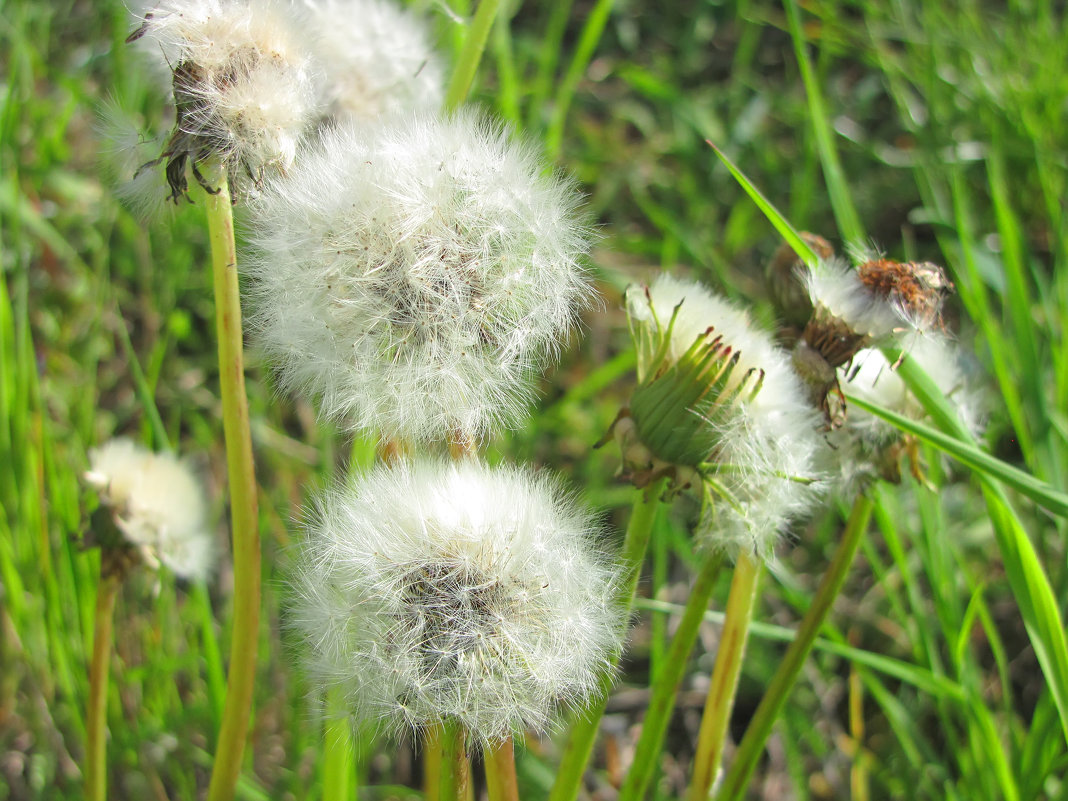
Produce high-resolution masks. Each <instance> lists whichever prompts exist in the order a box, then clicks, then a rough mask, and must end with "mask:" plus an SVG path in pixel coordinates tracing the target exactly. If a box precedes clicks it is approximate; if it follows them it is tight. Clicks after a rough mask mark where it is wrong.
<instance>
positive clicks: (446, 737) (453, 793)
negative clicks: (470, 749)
mask: <svg viewBox="0 0 1068 801" xmlns="http://www.w3.org/2000/svg"><path fill="white" fill-rule="evenodd" d="M470 781H471V763H470V762H469V761H468V759H467V732H466V731H465V730H464V726H463V724H462V723H460V721H458V720H446V721H444V722H443V723H442V726H441V768H440V772H439V776H438V801H467V788H468V784H469V783H470Z"/></svg>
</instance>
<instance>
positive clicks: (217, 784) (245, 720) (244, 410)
mask: <svg viewBox="0 0 1068 801" xmlns="http://www.w3.org/2000/svg"><path fill="white" fill-rule="evenodd" d="M218 172H219V173H220V177H219V179H218V191H217V193H216V194H213V195H212V194H207V193H205V195H204V198H205V206H206V208H207V217H208V235H209V237H210V240H211V262H212V276H213V285H214V288H215V330H216V335H217V337H218V340H219V385H220V386H219V389H220V395H221V396H222V408H223V434H224V435H225V438H226V467H227V476H228V478H229V483H230V522H231V527H232V537H233V551H234V595H233V603H234V614H233V632H232V634H231V639H230V668H229V673H228V675H227V683H226V703H225V705H224V706H223V718H222V725H221V726H220V728H219V741H218V746H217V748H216V751H215V762H214V764H213V765H212V771H211V784H210V785H209V787H208V801H230V799H232V798H233V796H234V788H235V787H236V785H237V777H238V775H239V774H240V773H241V760H242V757H243V755H244V753H245V741H246V739H247V738H248V729H249V720H250V719H251V717H252V689H253V685H254V682H255V676H256V655H257V650H258V646H259V622H260V537H259V525H258V520H259V515H258V511H257V498H256V475H255V472H254V467H253V463H252V435H251V431H250V429H249V416H248V397H247V396H246V394H245V365H244V357H243V340H242V335H241V297H240V293H239V290H238V280H237V249H236V247H235V245H234V217H233V212H232V209H231V204H230V191H229V188H228V187H227V184H226V176H225V174H222V173H223V171H221V170H219V171H218ZM209 174H211V173H210V172H209Z"/></svg>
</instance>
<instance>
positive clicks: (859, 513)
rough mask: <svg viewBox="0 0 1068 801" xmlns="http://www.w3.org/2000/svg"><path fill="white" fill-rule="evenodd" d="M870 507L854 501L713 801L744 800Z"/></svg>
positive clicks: (843, 575) (860, 497)
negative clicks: (834, 546)
mask: <svg viewBox="0 0 1068 801" xmlns="http://www.w3.org/2000/svg"><path fill="white" fill-rule="evenodd" d="M872 505H873V504H872V501H871V499H870V498H869V497H868V495H867V494H861V495H858V496H857V499H856V501H854V503H853V510H852V511H851V512H850V515H849V520H848V522H847V523H846V527H845V531H844V532H843V534H842V539H841V541H840V542H839V543H838V547H837V548H836V549H835V552H834V556H833V557H832V558H831V563H830V565H828V567H827V572H825V573H824V574H823V579H822V580H821V581H820V585H819V588H818V589H817V590H816V595H815V597H814V598H813V599H812V604H811V606H809V608H808V611H807V612H806V613H805V616H804V618H803V619H802V621H801V625H800V627H799V628H798V630H797V637H796V638H795V639H794V641H793V642H791V643H790V646H789V647H788V648H787V649H786V654H785V655H784V656H783V658H782V661H781V662H780V663H779V667H778V669H777V670H776V671H775V675H774V676H773V677H772V679H771V683H770V684H768V688H767V690H765V691H764V697H763V698H761V699H760V705H759V706H758V707H757V710H756V712H755V713H754V714H753V717H752V719H751V720H750V721H749V726H748V727H747V728H746V730H745V735H744V736H743V737H742V741H741V743H740V744H739V745H738V751H737V752H736V753H735V755H734V761H733V762H732V763H731V766H730V769H729V770H728V771H727V775H726V777H725V778H724V780H723V784H722V786H721V787H720V789H719V791H718V792H717V794H716V799H717V801H737V799H741V798H744V797H745V791H746V788H747V787H748V786H749V779H750V777H751V776H752V775H753V770H754V769H755V768H756V765H757V762H758V761H759V759H760V756H761V754H763V753H764V746H765V744H766V743H767V741H768V736H769V735H770V734H771V728H772V726H773V725H774V724H775V721H776V720H777V719H778V717H779V713H780V712H782V708H783V705H784V704H785V703H786V699H787V698H789V696H790V691H791V690H792V689H793V686H794V684H795V683H796V682H797V677H798V675H800V673H801V668H802V667H803V666H804V664H805V660H806V659H808V655H809V654H810V653H811V652H812V646H813V645H814V644H815V642H816V635H817V634H819V631H820V628H821V627H822V626H823V622H824V621H825V620H826V619H827V615H828V614H830V611H831V607H832V606H833V605H834V599H835V598H837V597H838V594H839V593H840V592H841V591H842V585H843V584H844V583H845V580H846V577H847V576H848V575H849V569H850V567H851V566H852V564H853V559H854V558H855V556H856V553H857V548H858V547H859V546H860V541H861V539H862V538H863V536H864V532H865V531H867V529H868V521H869V520H870V519H871V511H872Z"/></svg>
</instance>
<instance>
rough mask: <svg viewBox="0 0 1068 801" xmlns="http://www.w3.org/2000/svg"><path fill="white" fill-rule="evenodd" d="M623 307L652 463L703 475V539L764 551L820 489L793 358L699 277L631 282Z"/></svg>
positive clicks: (640, 436) (810, 413)
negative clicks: (634, 347) (646, 284)
mask: <svg viewBox="0 0 1068 801" xmlns="http://www.w3.org/2000/svg"><path fill="white" fill-rule="evenodd" d="M628 307H629V310H630V316H631V321H632V332H633V333H634V334H635V339H636V340H637V342H638V352H639V356H638V360H639V376H640V384H639V387H638V388H637V389H636V390H635V392H634V395H633V396H632V399H631V406H630V414H631V417H632V420H633V425H634V434H635V436H636V438H637V440H638V441H640V442H641V444H642V445H643V446H645V447H646V448H648V450H649V451H650V452H651V456H652V460H651V463H650V467H652V468H653V469H654V470H655V469H656V465H657V463H658V461H659V462H660V463H670V464H673V465H675V466H677V465H688V466H690V467H692V468H693V469H695V470H696V471H697V473H698V474H699V475H700V478H701V480H702V482H703V485H704V488H705V491H706V493H707V497H708V501H709V502H708V504H707V505H706V514H705V516H704V518H703V521H702V525H701V526H700V529H699V533H700V534H701V536H702V537H703V538H704V539H705V540H706V542H707V543H708V544H710V545H712V546H714V547H721V548H725V549H727V550H731V551H736V550H738V549H740V548H745V549H748V550H750V551H751V552H753V553H755V554H757V555H761V556H764V555H767V553H768V552H769V551H770V550H771V548H772V547H773V545H774V542H775V540H776V537H777V535H778V534H779V533H780V532H781V530H782V529H783V528H785V526H786V524H787V522H788V521H789V519H790V518H791V517H793V516H795V515H798V514H800V513H802V512H804V511H806V510H807V509H808V508H809V507H810V506H811V504H812V503H813V502H814V501H815V500H816V497H817V495H818V492H817V490H818V482H816V471H815V469H814V457H815V453H816V451H817V449H818V448H819V446H820V440H819V437H818V436H817V434H816V416H815V413H814V410H813V409H812V408H811V407H809V406H808V405H807V404H806V403H805V401H804V394H803V391H802V388H801V384H800V381H799V380H798V378H797V376H796V375H795V374H794V373H793V371H792V369H791V367H790V360H789V357H788V356H787V355H786V354H785V353H784V352H782V351H781V350H779V349H778V348H777V347H775V345H774V344H773V343H772V341H771V338H770V337H769V336H768V335H767V334H765V333H764V332H762V331H759V330H757V329H756V328H754V326H753V325H752V323H751V321H750V320H749V316H748V315H747V314H746V313H745V312H744V311H741V310H740V309H737V308H735V307H734V306H732V305H731V304H730V303H728V302H727V301H726V300H723V299H722V298H719V297H717V296H715V295H713V294H712V293H711V292H709V291H708V290H707V289H705V288H704V287H702V286H701V285H699V284H697V283H694V282H689V281H680V280H678V279H675V278H672V277H670V276H661V277H659V278H658V279H657V280H656V281H655V282H654V283H653V285H652V287H650V288H649V290H648V291H645V290H641V289H639V290H631V292H630V293H628ZM632 468H633V465H632Z"/></svg>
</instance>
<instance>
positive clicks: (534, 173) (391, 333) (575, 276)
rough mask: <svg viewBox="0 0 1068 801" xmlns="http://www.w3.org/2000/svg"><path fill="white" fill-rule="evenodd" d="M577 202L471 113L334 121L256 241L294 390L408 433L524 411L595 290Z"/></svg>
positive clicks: (265, 319)
mask: <svg viewBox="0 0 1068 801" xmlns="http://www.w3.org/2000/svg"><path fill="white" fill-rule="evenodd" d="M576 204H577V196H576V194H575V192H574V190H573V189H572V187H571V186H570V184H568V183H567V182H565V181H561V180H559V179H555V178H551V177H548V176H545V175H543V174H542V171H541V165H540V164H539V162H538V160H537V159H536V158H535V156H534V154H533V152H532V151H531V150H530V149H529V148H526V147H524V146H519V145H515V144H513V143H510V142H509V141H508V138H507V136H506V135H505V133H504V132H503V131H501V130H499V129H497V128H494V127H492V126H490V125H488V124H486V123H483V122H480V121H479V120H478V119H477V118H476V117H474V116H472V115H460V116H458V117H455V118H452V119H439V118H435V117H430V116H415V117H413V118H410V119H408V120H407V121H406V122H405V123H404V124H402V125H389V126H387V125H380V126H375V127H370V128H367V127H364V128H359V129H357V128H355V127H342V128H339V129H337V130H329V131H325V132H324V133H323V134H322V136H321V138H320V140H319V141H318V143H317V145H316V146H315V147H314V148H309V150H308V151H307V152H305V153H304V154H303V156H302V158H301V159H300V161H299V164H297V165H296V167H295V168H294V170H293V171H292V173H291V174H290V175H289V176H287V177H286V178H285V179H281V180H277V181H274V182H272V183H271V185H270V187H269V190H268V191H267V192H266V193H265V194H264V196H263V197H262V198H261V199H260V201H259V202H258V203H257V204H256V208H255V214H254V229H253V231H252V233H251V237H250V238H251V241H252V244H253V246H254V248H255V250H256V256H255V258H254V259H253V260H252V265H251V268H250V269H251V272H252V274H253V276H254V277H255V279H256V283H255V286H254V288H253V294H254V306H255V307H256V313H255V315H254V319H253V325H254V326H255V327H256V328H257V329H258V331H259V338H260V341H261V343H262V344H263V346H264V349H265V350H266V352H267V354H268V355H269V356H270V357H272V358H273V359H274V360H275V361H276V363H277V365H278V368H279V376H280V379H281V383H282V386H283V387H284V388H286V389H289V390H291V391H298V392H301V391H305V392H310V393H312V394H314V395H317V396H319V397H320V398H321V399H322V405H321V408H322V411H323V413H324V414H325V415H326V416H328V417H331V418H334V419H338V420H342V421H348V422H351V423H352V424H353V425H355V426H356V427H358V428H364V429H371V430H378V431H380V432H381V433H383V434H384V435H385V436H387V437H395V438H400V439H406V440H410V441H428V440H434V439H442V438H444V437H445V436H446V435H448V434H449V433H450V432H455V431H459V432H461V433H462V434H463V435H464V436H465V437H469V438H470V437H479V436H482V435H485V434H488V433H491V432H492V431H494V430H495V429H496V428H498V427H499V426H502V425H508V424H512V423H514V422H515V421H516V420H517V419H518V418H519V417H520V416H521V415H522V413H523V412H524V411H525V409H526V407H527V405H528V403H529V401H530V400H531V397H532V394H533V389H532V386H531V383H532V382H531V379H532V377H533V376H534V375H535V374H536V373H537V371H539V370H540V369H542V368H543V367H544V365H545V364H546V362H547V361H548V360H549V359H550V358H552V357H554V356H555V355H556V354H557V353H558V352H559V350H560V347H561V344H562V341H563V339H564V338H565V336H566V335H567V331H568V329H569V327H570V326H571V325H572V324H573V323H574V322H575V320H576V317H577V312H578V310H579V309H580V308H581V307H582V306H583V305H584V304H586V303H587V302H588V300H589V298H590V296H591V289H590V287H589V284H588V283H587V278H586V274H585V271H584V269H583V268H582V266H581V264H580V259H581V258H582V256H583V254H584V252H585V250H586V248H587V245H588V236H587V231H586V230H585V229H584V227H583V226H582V225H581V224H580V223H579V221H578V216H577V213H576Z"/></svg>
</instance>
